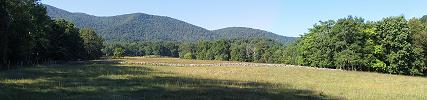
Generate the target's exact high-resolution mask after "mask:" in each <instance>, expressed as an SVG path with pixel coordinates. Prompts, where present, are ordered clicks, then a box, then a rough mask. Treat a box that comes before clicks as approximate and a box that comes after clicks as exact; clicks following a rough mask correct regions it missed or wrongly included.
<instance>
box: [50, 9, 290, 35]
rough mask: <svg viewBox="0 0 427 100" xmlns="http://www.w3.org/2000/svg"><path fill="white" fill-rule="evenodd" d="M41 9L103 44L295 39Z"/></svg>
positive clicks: (136, 16)
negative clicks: (94, 34)
mask: <svg viewBox="0 0 427 100" xmlns="http://www.w3.org/2000/svg"><path fill="white" fill-rule="evenodd" d="M45 6H46V8H47V12H48V15H49V16H50V17H52V18H54V19H65V20H67V21H71V22H74V23H75V24H76V26H77V27H81V28H84V27H90V28H93V29H95V30H96V31H97V32H98V33H99V35H100V36H102V37H103V38H104V39H105V40H106V41H107V42H117V41H120V42H124V41H125V42H126V41H129V40H131V41H145V42H153V41H179V42H197V41H199V40H217V39H237V38H240V39H250V38H252V37H258V38H269V39H273V40H276V41H279V42H282V43H289V42H292V41H294V40H295V39H296V38H294V37H285V36H281V35H277V34H274V33H272V32H267V31H264V30H259V29H252V28H245V27H229V28H224V29H218V30H212V31H211V30H207V29H205V28H202V27H199V26H196V25H192V24H190V23H187V22H184V21H181V20H178V19H174V18H170V17H166V16H156V15H149V14H144V13H133V14H125V15H118V16H108V17H98V16H92V15H88V14H84V13H71V12H68V11H65V10H62V9H59V8H56V7H53V6H49V5H45Z"/></svg>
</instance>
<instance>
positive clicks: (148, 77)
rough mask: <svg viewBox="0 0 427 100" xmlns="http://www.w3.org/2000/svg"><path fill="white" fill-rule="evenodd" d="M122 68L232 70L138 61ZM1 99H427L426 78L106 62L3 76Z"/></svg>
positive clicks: (11, 72)
mask: <svg viewBox="0 0 427 100" xmlns="http://www.w3.org/2000/svg"><path fill="white" fill-rule="evenodd" d="M159 59H161V60H159ZM121 61H144V62H156V61H157V62H159V61H160V62H168V63H176V62H181V64H205V63H213V64H214V63H215V62H217V63H230V62H224V61H203V60H182V59H176V58H137V57H133V58H126V59H122V60H121ZM109 62H111V63H109ZM231 63H236V62H231ZM0 98H1V100H9V99H10V100H19V99H38V100H46V99H79V100H81V99H83V100H84V99H90V100H92V99H124V100H140V99H156V100H157V99H184V100H188V99H255V100H259V99H285V98H287V99H426V98H427V79H426V78H424V77H411V76H399V75H389V74H379V73H370V72H355V71H341V70H325V69H316V68H307V67H296V66H295V67H292V66H289V67H251V66H246V67H242V66H209V67H200V66H198V67H190V66H187V67H182V66H181V67H175V66H154V65H138V64H115V63H112V61H111V60H102V61H96V62H91V63H89V64H62V65H48V66H38V67H30V68H21V69H16V70H8V71H1V72H0Z"/></svg>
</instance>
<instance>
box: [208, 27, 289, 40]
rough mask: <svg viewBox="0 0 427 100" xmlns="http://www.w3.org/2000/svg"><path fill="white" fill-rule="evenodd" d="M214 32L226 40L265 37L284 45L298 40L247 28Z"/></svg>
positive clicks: (224, 29)
mask: <svg viewBox="0 0 427 100" xmlns="http://www.w3.org/2000/svg"><path fill="white" fill-rule="evenodd" d="M212 32H213V33H215V34H218V35H219V36H221V37H222V38H226V39H234V38H252V37H264V38H269V39H273V40H276V41H279V42H283V43H288V42H292V41H294V40H295V39H296V38H295V37H285V36H281V35H277V34H274V33H272V32H268V31H264V30H259V29H253V28H247V27H228V28H223V29H218V30H213V31H212Z"/></svg>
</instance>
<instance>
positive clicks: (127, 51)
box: [102, 41, 191, 57]
mask: <svg viewBox="0 0 427 100" xmlns="http://www.w3.org/2000/svg"><path fill="white" fill-rule="evenodd" d="M179 47H180V46H179V43H175V42H138V41H133V42H130V41H129V42H114V43H107V44H106V46H105V48H104V49H102V51H103V52H104V53H105V54H106V55H107V56H114V50H115V49H116V48H122V49H123V50H124V51H123V54H122V56H145V55H160V56H169V57H180V52H179ZM190 53H191V52H190ZM182 56H184V55H182Z"/></svg>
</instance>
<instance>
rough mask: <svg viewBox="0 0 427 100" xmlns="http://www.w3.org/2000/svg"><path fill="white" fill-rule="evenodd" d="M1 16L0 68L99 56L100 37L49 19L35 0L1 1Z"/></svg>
mask: <svg viewBox="0 0 427 100" xmlns="http://www.w3.org/2000/svg"><path fill="white" fill-rule="evenodd" d="M0 19H1V20H0V34H1V37H0V38H1V39H0V46H1V47H0V58H1V61H0V66H1V67H0V68H1V69H9V68H11V66H15V65H19V66H22V65H29V64H37V63H44V62H48V61H68V60H84V59H96V58H99V57H100V56H102V52H101V51H100V50H101V48H103V46H102V43H103V39H101V38H100V37H99V36H98V35H97V34H96V33H95V31H93V30H92V29H82V30H80V29H79V28H76V27H75V26H74V24H73V23H71V22H67V21H65V20H52V19H51V18H50V17H49V16H48V15H47V14H46V10H45V7H44V6H43V5H41V4H40V3H38V1H37V0H1V1H0Z"/></svg>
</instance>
